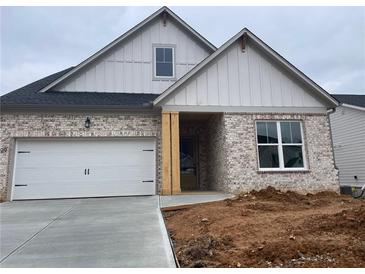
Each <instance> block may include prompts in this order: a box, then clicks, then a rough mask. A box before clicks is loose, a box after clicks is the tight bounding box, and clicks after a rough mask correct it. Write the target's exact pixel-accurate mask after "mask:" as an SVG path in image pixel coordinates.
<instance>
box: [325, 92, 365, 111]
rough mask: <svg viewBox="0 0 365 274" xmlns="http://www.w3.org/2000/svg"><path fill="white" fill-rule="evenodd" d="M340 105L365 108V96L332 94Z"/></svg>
mask: <svg viewBox="0 0 365 274" xmlns="http://www.w3.org/2000/svg"><path fill="white" fill-rule="evenodd" d="M332 96H333V97H335V98H336V99H337V100H338V101H340V103H341V104H347V105H353V106H357V107H361V108H365V95H360V94H333V95H332Z"/></svg>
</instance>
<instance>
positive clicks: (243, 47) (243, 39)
mask: <svg viewBox="0 0 365 274" xmlns="http://www.w3.org/2000/svg"><path fill="white" fill-rule="evenodd" d="M247 39H248V37H247V34H246V33H244V34H242V36H241V50H242V52H245V51H246V45H247Z"/></svg>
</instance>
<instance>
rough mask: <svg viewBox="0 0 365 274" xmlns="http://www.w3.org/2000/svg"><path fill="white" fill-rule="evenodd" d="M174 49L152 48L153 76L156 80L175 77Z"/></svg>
mask: <svg viewBox="0 0 365 274" xmlns="http://www.w3.org/2000/svg"><path fill="white" fill-rule="evenodd" d="M174 63H175V48H174V47H165V46H164V47H162V46H161V47H159V46H158V47H154V67H155V69H154V76H155V77H156V78H174V77H175V65H174Z"/></svg>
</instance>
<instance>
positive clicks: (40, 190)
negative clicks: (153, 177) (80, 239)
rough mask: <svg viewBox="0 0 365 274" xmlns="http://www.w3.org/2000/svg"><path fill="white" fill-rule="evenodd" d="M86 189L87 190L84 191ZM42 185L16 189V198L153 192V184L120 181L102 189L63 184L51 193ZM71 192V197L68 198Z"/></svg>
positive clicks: (96, 184)
mask: <svg viewBox="0 0 365 274" xmlns="http://www.w3.org/2000/svg"><path fill="white" fill-rule="evenodd" d="M85 188H87V189H85ZM44 190H45V189H44V185H42V184H37V185H33V186H31V187H30V188H28V189H26V188H25V187H19V188H18V189H17V196H16V197H17V198H16V199H18V200H21V199H30V198H29V196H30V195H31V197H32V198H31V199H55V198H78V197H103V196H104V197H106V196H129V195H151V193H154V192H155V184H154V183H140V184H136V182H135V181H125V182H124V183H123V184H121V182H120V181H115V182H110V181H109V182H105V185H103V187H100V182H89V183H85V184H84V185H83V184H76V185H75V184H72V183H69V184H64V185H63V187H62V188H56V189H55V188H52V191H51V192H50V190H48V192H46V191H44ZM70 192H72V197H70Z"/></svg>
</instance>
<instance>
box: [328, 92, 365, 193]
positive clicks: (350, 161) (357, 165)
mask: <svg viewBox="0 0 365 274" xmlns="http://www.w3.org/2000/svg"><path fill="white" fill-rule="evenodd" d="M333 96H334V97H335V98H336V99H337V100H338V101H339V102H340V103H341V105H340V106H339V107H337V108H336V111H335V112H334V113H332V114H330V122H331V129H332V139H333V148H334V152H335V162H336V166H337V168H338V170H339V178H340V184H341V185H343V186H352V187H361V186H363V185H365V95H350V94H348V95H347V94H346V95H345V94H343V95H342V94H341V95H337V94H335V95H333Z"/></svg>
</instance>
